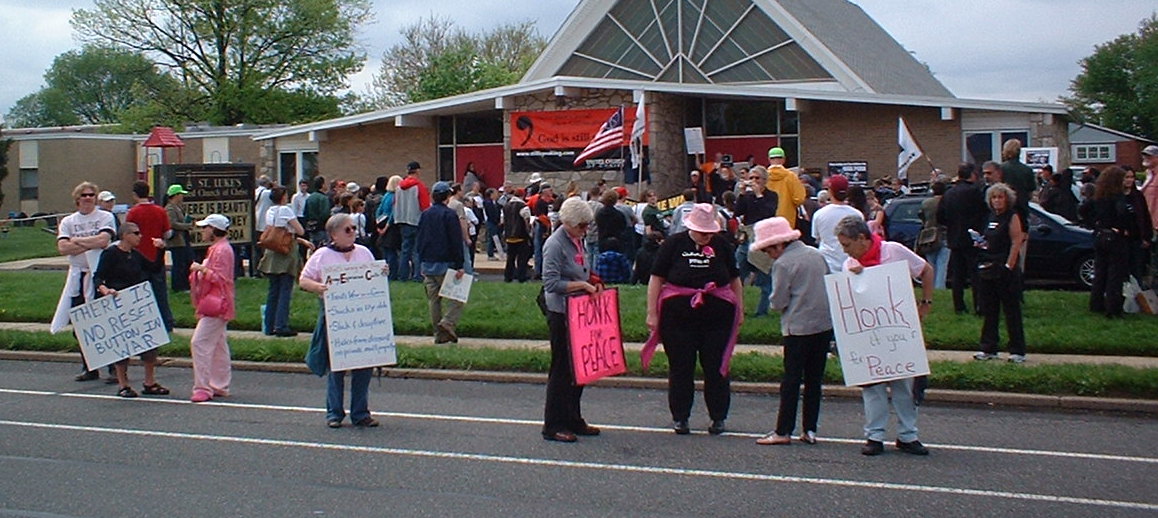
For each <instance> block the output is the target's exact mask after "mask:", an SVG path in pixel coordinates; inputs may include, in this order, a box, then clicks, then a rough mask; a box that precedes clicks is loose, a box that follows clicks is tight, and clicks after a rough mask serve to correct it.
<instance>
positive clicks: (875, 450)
mask: <svg viewBox="0 0 1158 518" xmlns="http://www.w3.org/2000/svg"><path fill="white" fill-rule="evenodd" d="M884 452H885V443H883V442H880V441H874V440H872V439H869V440H867V441H865V442H864V446H861V448H860V454H861V455H868V456H870V457H872V456H875V455H880V454H882V453H884Z"/></svg>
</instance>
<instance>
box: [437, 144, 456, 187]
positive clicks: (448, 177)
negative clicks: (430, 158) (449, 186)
mask: <svg viewBox="0 0 1158 518" xmlns="http://www.w3.org/2000/svg"><path fill="white" fill-rule="evenodd" d="M438 179H439V180H440V181H447V182H452V181H454V148H453V147H450V146H442V147H440V148H438Z"/></svg>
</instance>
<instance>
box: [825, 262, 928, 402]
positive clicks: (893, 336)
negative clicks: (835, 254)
mask: <svg viewBox="0 0 1158 518" xmlns="http://www.w3.org/2000/svg"><path fill="white" fill-rule="evenodd" d="M907 266H908V265H907V264H906V263H904V262H895V263H888V264H883V265H880V266H873V267H871V268H865V269H864V271H863V272H861V273H860V274H859V275H853V274H850V273H833V274H829V275H826V276H825V277H824V286H825V289H826V290H827V291H828V309H829V311H830V312H831V313H832V327H833V331H834V332H835V334H836V343H837V346H838V348H839V350H840V368H841V370H842V371H844V384H845V385H848V386H850V387H851V386H856V385H868V384H870V383H880V382H882V381H891V380H896V379H903V378H913V377H916V376H923V375H927V374H929V358H928V356H927V355H926V354H925V337H924V334H923V333H922V331H921V319H920V317H919V316H918V314H917V299H916V297H914V296H913V285H912V281H911V277H910V276H909V271H908V268H907Z"/></svg>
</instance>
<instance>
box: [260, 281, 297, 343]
mask: <svg viewBox="0 0 1158 518" xmlns="http://www.w3.org/2000/svg"><path fill="white" fill-rule="evenodd" d="M266 277H267V278H268V279H269V291H268V292H267V293H266V296H265V329H263V331H265V334H267V335H269V334H273V333H275V332H278V331H289V330H290V325H289V310H290V297H291V296H292V294H293V287H294V277H293V276H292V275H290V274H288V273H273V274H266Z"/></svg>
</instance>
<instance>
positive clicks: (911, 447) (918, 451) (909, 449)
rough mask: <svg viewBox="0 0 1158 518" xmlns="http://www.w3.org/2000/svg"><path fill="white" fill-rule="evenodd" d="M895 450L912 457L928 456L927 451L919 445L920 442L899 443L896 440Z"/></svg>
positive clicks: (922, 445) (899, 441)
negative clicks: (910, 454)
mask: <svg viewBox="0 0 1158 518" xmlns="http://www.w3.org/2000/svg"><path fill="white" fill-rule="evenodd" d="M878 444H880V443H878ZM897 449H898V450H901V451H903V452H905V453H912V454H913V455H928V454H929V449H928V448H926V447H925V445H924V444H921V441H913V442H901V440H900V439H897Z"/></svg>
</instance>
